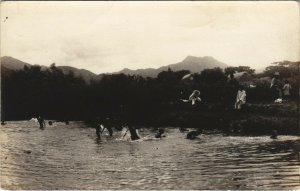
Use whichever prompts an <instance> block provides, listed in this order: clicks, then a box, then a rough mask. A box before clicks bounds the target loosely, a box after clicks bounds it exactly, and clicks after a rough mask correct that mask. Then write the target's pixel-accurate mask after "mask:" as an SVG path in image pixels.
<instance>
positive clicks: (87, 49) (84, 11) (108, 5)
mask: <svg viewBox="0 0 300 191" xmlns="http://www.w3.org/2000/svg"><path fill="white" fill-rule="evenodd" d="M299 19H300V17H299V4H298V3H297V2H296V1H287V2H280V1H273V2H272V1H265V2H261V1H260V2H258V1H252V2H250V1H246V2H245V1H244V2H224V1H215V2H208V1H206V2H199V1H185V2H183V1H173V2H172V1H167V2H162V1H160V2H158V1H152V2H146V1H140V2H128V1H127V2H124V1H121V2H112V1H102V2H94V1H90V2H67V1H63V2H58V1H52V2H49V1H44V2H17V1H15V2H1V51H0V54H1V56H11V57H14V58H17V59H19V60H22V61H24V62H28V63H30V64H40V65H46V66H49V65H50V64H52V63H56V65H57V66H60V65H66V66H73V67H77V68H84V69H88V70H90V71H92V72H94V73H106V72H116V71H119V70H121V69H123V68H130V69H138V68H149V67H150V68H158V67H160V66H163V65H168V64H173V63H177V62H180V61H182V60H183V59H184V58H185V57H187V56H189V55H190V56H196V57H203V56H212V57H214V58H215V59H217V60H219V61H221V62H224V63H226V64H228V65H232V66H239V65H247V66H250V67H252V68H255V69H261V68H264V67H266V66H267V65H269V64H270V63H272V62H276V61H283V60H290V61H299V60H300V55H299V52H300V38H299V34H300V22H299Z"/></svg>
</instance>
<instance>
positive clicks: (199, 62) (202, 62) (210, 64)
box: [117, 56, 228, 78]
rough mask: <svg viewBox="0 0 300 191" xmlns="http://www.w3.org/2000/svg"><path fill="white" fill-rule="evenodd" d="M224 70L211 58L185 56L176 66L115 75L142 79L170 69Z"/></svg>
mask: <svg viewBox="0 0 300 191" xmlns="http://www.w3.org/2000/svg"><path fill="white" fill-rule="evenodd" d="M215 67H220V68H225V67H228V65H227V64H225V63H222V62H220V61H218V60H216V59H214V58H213V57H209V56H205V57H195V56H187V57H186V58H185V59H184V60H183V61H181V62H178V63H176V64H170V65H167V66H162V67H160V68H157V69H154V68H147V69H137V70H130V69H128V68H125V69H123V70H121V71H119V72H117V73H124V74H128V75H141V76H143V77H153V78H154V77H157V75H158V74H159V73H160V72H162V71H167V70H168V68H170V69H171V70H173V71H179V70H189V71H191V72H192V73H197V72H201V71H202V70H204V69H210V68H215Z"/></svg>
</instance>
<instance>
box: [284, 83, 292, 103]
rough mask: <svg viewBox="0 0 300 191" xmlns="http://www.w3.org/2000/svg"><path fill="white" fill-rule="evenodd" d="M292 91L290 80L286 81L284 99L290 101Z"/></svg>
mask: <svg viewBox="0 0 300 191" xmlns="http://www.w3.org/2000/svg"><path fill="white" fill-rule="evenodd" d="M291 89H292V86H291V85H290V83H289V81H288V80H285V81H284V86H283V88H282V91H283V99H284V100H286V101H288V100H289V98H290V95H291V93H290V91H291Z"/></svg>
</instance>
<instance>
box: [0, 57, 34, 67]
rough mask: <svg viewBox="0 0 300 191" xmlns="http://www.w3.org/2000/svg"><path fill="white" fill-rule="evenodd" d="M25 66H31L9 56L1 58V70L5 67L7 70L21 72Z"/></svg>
mask: <svg viewBox="0 0 300 191" xmlns="http://www.w3.org/2000/svg"><path fill="white" fill-rule="evenodd" d="M24 66H31V65H30V64H28V63H26V62H23V61H21V60H18V59H15V58H13V57H9V56H3V57H2V58H1V69H2V67H4V68H5V70H21V69H23V68H24Z"/></svg>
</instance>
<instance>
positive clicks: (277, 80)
mask: <svg viewBox="0 0 300 191" xmlns="http://www.w3.org/2000/svg"><path fill="white" fill-rule="evenodd" d="M281 87H282V84H281V81H280V75H279V72H275V73H274V77H273V79H272V81H271V86H270V88H272V89H274V90H275V92H276V94H277V95H276V94H275V97H274V100H276V99H278V98H280V99H281V98H282V91H281Z"/></svg>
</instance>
